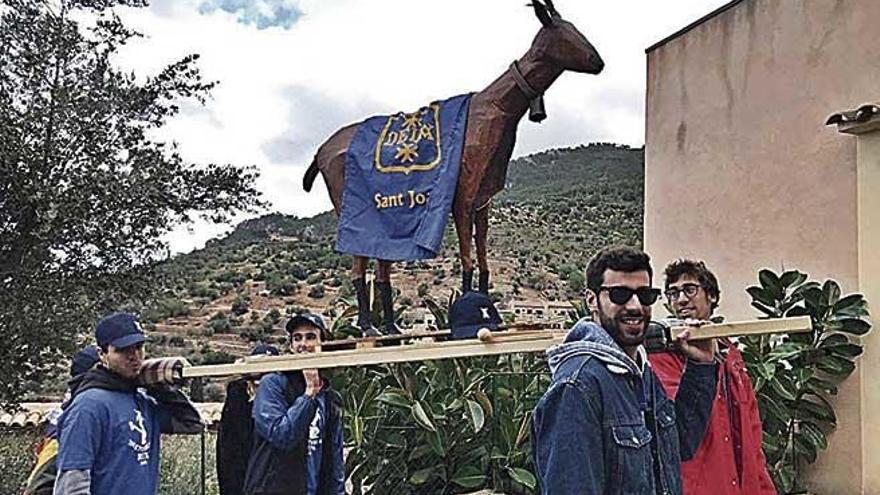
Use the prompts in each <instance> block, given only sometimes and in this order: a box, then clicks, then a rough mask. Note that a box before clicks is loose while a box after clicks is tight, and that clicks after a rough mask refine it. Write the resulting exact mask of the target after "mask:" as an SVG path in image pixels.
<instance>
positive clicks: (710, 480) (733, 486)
mask: <svg viewBox="0 0 880 495" xmlns="http://www.w3.org/2000/svg"><path fill="white" fill-rule="evenodd" d="M719 344H720V345H721V346H722V347H726V348H727V357H726V358H725V359H724V364H723V366H719V367H718V393H717V394H716V396H715V402H714V403H713V404H712V415H711V417H710V418H709V427H708V429H707V430H706V436H705V437H703V442H702V443H701V444H700V447H699V449H697V452H696V454H695V455H694V457H693V459H691V460H689V461H686V462H683V463H682V465H681V478H682V484H683V487H684V494H685V495H703V494H707V493H712V494H713V495H776V488H775V487H774V486H773V482H772V481H771V479H770V474H769V473H768V472H767V461H766V459H765V458H764V451H763V450H762V449H761V435H762V432H761V416H760V415H759V414H758V402H757V400H756V399H755V390H754V388H752V381H751V379H749V375H748V374H747V373H746V368H745V363H743V358H742V354H740V352H739V350H738V349H737V348H736V346H734V345H733V344H732V343H731V342H730V341H728V340H726V339H724V341H719ZM648 360H649V361H650V362H651V367H652V368H653V369H654V372H655V373H656V374H657V376H658V377H660V381H661V382H662V383H663V388H664V389H665V390H666V393H667V395H669V397H670V398H674V397H675V395H676V393H677V392H678V384H679V381H680V380H681V375H682V373H684V365H685V358H684V357H683V356H682V355H680V354H677V353H672V352H660V353H652V354H649V355H648Z"/></svg>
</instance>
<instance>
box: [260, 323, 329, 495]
mask: <svg viewBox="0 0 880 495" xmlns="http://www.w3.org/2000/svg"><path fill="white" fill-rule="evenodd" d="M285 328H286V329H287V331H288V333H289V334H290V350H291V351H292V352H293V353H294V354H305V353H313V352H320V351H321V341H322V340H325V339H329V337H330V335H329V332H327V328H326V327H325V326H324V321H323V320H322V319H321V317H320V316H318V315H316V314H312V313H303V314H300V315H297V316H294V317H293V318H291V319H290V320H289V321H288V322H287V325H286V326H285ZM253 418H254V444H253V448H252V450H251V455H250V459H249V461H248V469H247V474H246V475H245V481H244V493H245V494H247V495H281V494H283V495H344V494H345V488H344V484H345V463H344V462H343V458H342V397H341V396H340V395H339V393H338V392H336V391H335V390H333V389H332V388H331V387H330V383H329V382H328V381H327V379H325V378H322V377H321V376H320V375H319V373H318V370H316V369H304V370H302V371H290V372H281V373H271V374H268V375H266V376H264V377H263V378H262V380H260V385H259V387H258V388H257V396H256V399H254V406H253Z"/></svg>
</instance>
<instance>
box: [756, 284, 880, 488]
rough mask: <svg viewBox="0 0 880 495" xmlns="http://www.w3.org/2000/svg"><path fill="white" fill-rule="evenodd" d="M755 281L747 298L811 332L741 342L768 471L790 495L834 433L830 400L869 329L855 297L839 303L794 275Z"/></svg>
mask: <svg viewBox="0 0 880 495" xmlns="http://www.w3.org/2000/svg"><path fill="white" fill-rule="evenodd" d="M758 281H759V284H760V285H757V286H752V287H749V288H748V289H747V292H748V293H749V295H750V296H751V297H752V306H753V307H755V308H756V309H758V310H759V311H761V312H762V313H764V315H765V317H766V318H781V317H783V316H785V317H790V316H803V315H809V316H810V319H811V321H812V325H813V330H812V332H809V333H799V334H791V335H786V336H782V337H777V336H769V335H763V336H752V337H745V338H743V339H741V340H740V343H741V344H742V346H743V358H744V359H745V362H746V367H747V369H748V372H749V375H750V376H751V378H752V380H753V381H754V385H755V392H756V393H757V398H758V406H759V408H760V410H761V419H762V421H763V426H764V442H763V444H764V445H763V446H764V453H765V455H766V457H767V465H768V467H769V469H770V474H771V476H772V477H773V482H774V483H775V484H776V487H777V489H778V490H779V491H780V492H781V493H790V492H792V491H793V490H798V489H801V488H802V483H801V480H800V479H799V474H800V473H801V470H802V468H803V467H804V466H806V465H807V464H812V463H813V462H815V461H816V456H817V454H818V453H819V451H821V450H825V448H826V447H827V446H828V442H827V438H826V436H827V434H828V433H829V432H830V431H831V430H833V429H834V428H835V427H836V426H837V416H836V415H835V413H834V408H833V407H832V406H831V403H830V401H829V397H830V396H832V395H837V387H838V385H839V383H840V382H842V381H843V380H845V379H846V378H847V377H848V376H849V375H850V374H851V373H852V372H853V370H854V369H855V361H856V358H857V357H858V356H859V355H860V354H861V353H862V344H861V343H860V342H859V340H858V336H860V335H864V334H865V333H867V332H868V331H869V330H870V329H871V324H870V323H869V321H868V319H867V318H868V316H869V315H868V303H867V301H865V298H864V297H863V296H862V295H861V294H849V295H847V296H843V297H842V295H841V291H840V285H838V283H837V282H835V281H834V280H826V281H825V282H824V283H822V284H820V283H819V282H815V281H810V282H807V274H805V273H801V272H799V271H796V270H790V271H787V272H785V273H783V274H782V275H777V274H776V273H774V272H773V271H771V270H761V272H760V273H759V274H758Z"/></svg>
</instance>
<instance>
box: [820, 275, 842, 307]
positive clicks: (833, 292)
mask: <svg viewBox="0 0 880 495" xmlns="http://www.w3.org/2000/svg"><path fill="white" fill-rule="evenodd" d="M822 293H823V295H824V296H825V301H824V302H825V305H826V306H834V305H835V304H837V301H839V300H840V285H839V284H838V283H837V282H835V281H834V280H830V279H829V280H826V281H825V284H823V285H822Z"/></svg>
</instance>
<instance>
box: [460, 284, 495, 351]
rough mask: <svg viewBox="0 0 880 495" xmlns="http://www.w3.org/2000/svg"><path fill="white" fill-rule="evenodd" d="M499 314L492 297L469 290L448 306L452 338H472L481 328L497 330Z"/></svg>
mask: <svg viewBox="0 0 880 495" xmlns="http://www.w3.org/2000/svg"><path fill="white" fill-rule="evenodd" d="M500 324H501V315H499V314H498V310H497V309H495V305H494V304H493V303H492V299H490V298H489V296H487V295H486V294H483V293H482V292H476V291H470V292H466V293H464V294H463V295H462V296H461V297H459V298H458V299H456V300H455V302H454V303H452V307H450V308H449V328H450V329H452V338H453V339H472V338H475V337H476V336H477V332H479V331H480V329H481V328H488V329H489V330H498V325H500Z"/></svg>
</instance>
